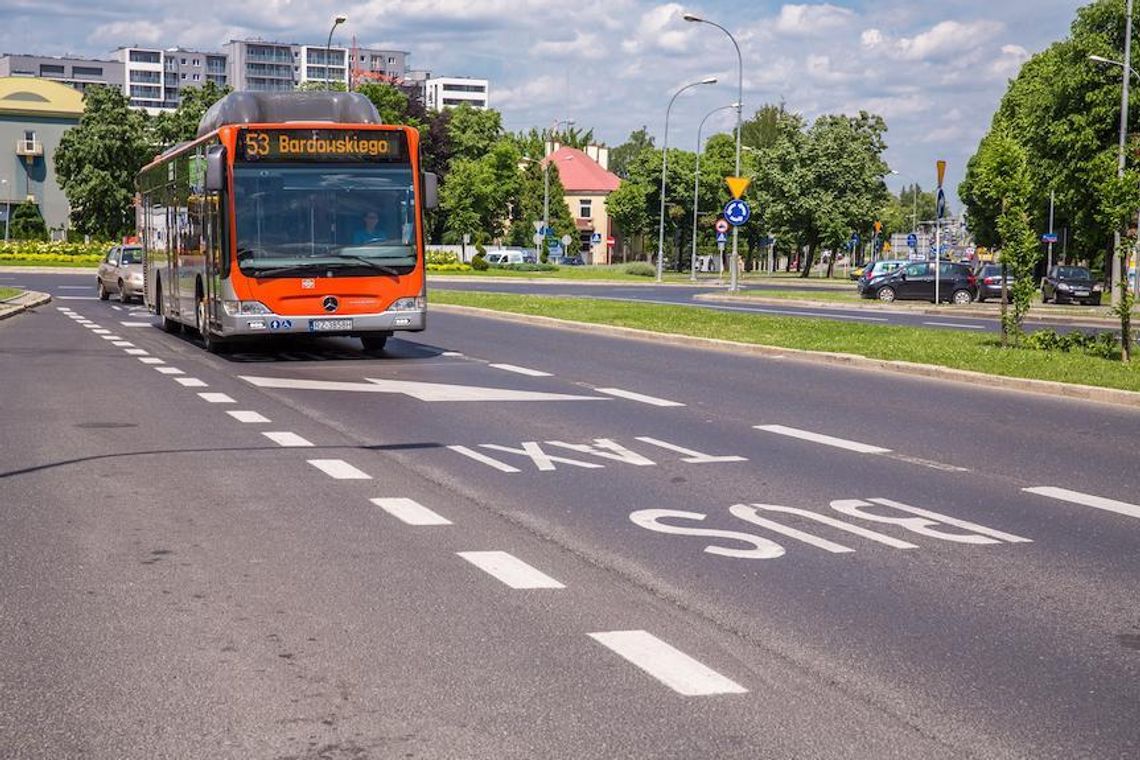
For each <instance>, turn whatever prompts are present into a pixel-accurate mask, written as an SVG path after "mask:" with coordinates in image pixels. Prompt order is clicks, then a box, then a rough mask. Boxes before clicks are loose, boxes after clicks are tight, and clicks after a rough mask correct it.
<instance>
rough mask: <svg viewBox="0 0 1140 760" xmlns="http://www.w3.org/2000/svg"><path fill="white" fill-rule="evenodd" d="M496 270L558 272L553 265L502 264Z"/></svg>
mask: <svg viewBox="0 0 1140 760" xmlns="http://www.w3.org/2000/svg"><path fill="white" fill-rule="evenodd" d="M495 268H496V269H510V270H512V271H515V272H557V271H558V267H556V266H554V265H553V264H500V265H498V266H497V267H495Z"/></svg>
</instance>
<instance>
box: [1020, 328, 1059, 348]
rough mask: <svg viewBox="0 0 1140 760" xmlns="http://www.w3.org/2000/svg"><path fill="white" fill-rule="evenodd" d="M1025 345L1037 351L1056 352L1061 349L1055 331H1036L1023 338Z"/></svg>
mask: <svg viewBox="0 0 1140 760" xmlns="http://www.w3.org/2000/svg"><path fill="white" fill-rule="evenodd" d="M1025 345H1026V346H1027V347H1029V348H1032V349H1035V350H1037V351H1056V350H1057V349H1059V348H1060V347H1061V336H1060V335H1058V334H1057V331H1056V330H1036V331H1034V332H1031V333H1029V335H1027V336H1025Z"/></svg>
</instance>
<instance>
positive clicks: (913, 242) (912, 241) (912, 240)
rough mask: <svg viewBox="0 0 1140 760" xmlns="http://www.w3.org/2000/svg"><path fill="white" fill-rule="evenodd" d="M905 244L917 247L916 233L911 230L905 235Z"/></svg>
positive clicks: (909, 246)
mask: <svg viewBox="0 0 1140 760" xmlns="http://www.w3.org/2000/svg"><path fill="white" fill-rule="evenodd" d="M906 245H907V247H908V248H918V235H916V234H914V233H913V232H912V233H910V234H909V235H907V236H906Z"/></svg>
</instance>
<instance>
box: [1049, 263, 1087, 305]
mask: <svg viewBox="0 0 1140 760" xmlns="http://www.w3.org/2000/svg"><path fill="white" fill-rule="evenodd" d="M1100 296H1101V285H1100V283H1099V282H1097V281H1096V278H1094V277H1093V275H1092V272H1090V271H1089V270H1087V269H1085V268H1084V267H1069V266H1055V267H1053V268H1052V269H1050V270H1049V274H1048V275H1046V276H1045V279H1044V280H1042V281H1041V300H1042V301H1044V302H1045V303H1049V302H1050V301H1052V302H1053V303H1074V302H1076V301H1079V302H1081V303H1083V304H1090V305H1092V306H1099V305H1100Z"/></svg>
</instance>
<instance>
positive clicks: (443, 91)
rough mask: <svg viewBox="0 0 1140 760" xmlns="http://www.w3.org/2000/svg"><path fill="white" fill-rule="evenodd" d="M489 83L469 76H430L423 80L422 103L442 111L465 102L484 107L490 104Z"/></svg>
mask: <svg viewBox="0 0 1140 760" xmlns="http://www.w3.org/2000/svg"><path fill="white" fill-rule="evenodd" d="M490 88H491V83H490V82H489V81H488V80H486V79H472V78H470V77H431V78H429V79H426V80H425V81H424V105H425V106H427V107H428V108H434V109H436V110H437V111H442V110H444V109H445V108H454V107H455V106H458V105H461V104H463V103H466V104H468V105H470V106H471V107H473V108H479V109H484V108H487V107H488V106H489V105H490Z"/></svg>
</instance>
